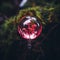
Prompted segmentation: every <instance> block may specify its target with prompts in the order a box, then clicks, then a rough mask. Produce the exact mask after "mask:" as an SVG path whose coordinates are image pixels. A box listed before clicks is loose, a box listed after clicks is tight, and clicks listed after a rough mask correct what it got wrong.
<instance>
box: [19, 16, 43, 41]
mask: <svg viewBox="0 0 60 60" xmlns="http://www.w3.org/2000/svg"><path fill="white" fill-rule="evenodd" d="M41 32H42V25H41V23H40V21H39V20H38V19H37V18H36V17H34V16H23V17H22V18H21V19H20V23H19V24H18V33H19V34H20V36H21V37H22V38H24V39H27V40H30V39H36V38H37V37H38V36H39V35H40V34H41Z"/></svg>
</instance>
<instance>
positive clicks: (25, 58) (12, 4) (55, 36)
mask: <svg viewBox="0 0 60 60" xmlns="http://www.w3.org/2000/svg"><path fill="white" fill-rule="evenodd" d="M21 1H22V0H0V29H1V25H2V24H4V21H5V20H6V19H9V18H10V17H12V16H15V15H17V14H18V12H19V11H20V10H21V9H24V8H27V7H31V6H32V5H34V4H36V6H37V5H38V6H44V5H49V4H53V5H54V6H56V7H57V8H56V10H55V13H54V14H55V15H56V19H57V20H59V19H60V16H59V14H60V2H59V0H27V2H26V4H25V5H24V6H23V7H20V6H19V4H20V3H21ZM50 30H51V31H50ZM3 31H4V30H3ZM7 34H8V33H7ZM14 34H15V33H14ZM3 36H4V37H6V36H5V35H3ZM17 36H19V34H18V33H17ZM4 37H1V36H0V40H2V38H4ZM42 39H43V40H44V41H43V42H42V44H40V43H41V42H40V40H42ZM36 47H37V48H36ZM41 47H42V50H41V49H40V48H41ZM41 52H42V53H41ZM59 58H60V21H59V23H56V22H52V23H50V24H47V25H46V26H45V29H44V30H43V33H42V36H39V37H38V38H37V39H35V40H34V41H33V42H32V49H31V50H29V49H28V48H27V41H26V40H24V39H22V38H21V37H20V39H18V40H15V38H14V39H13V43H12V44H11V45H9V44H3V45H2V43H1V42H0V60H60V59H59Z"/></svg>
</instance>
